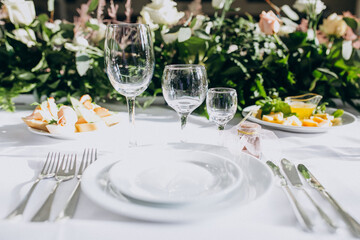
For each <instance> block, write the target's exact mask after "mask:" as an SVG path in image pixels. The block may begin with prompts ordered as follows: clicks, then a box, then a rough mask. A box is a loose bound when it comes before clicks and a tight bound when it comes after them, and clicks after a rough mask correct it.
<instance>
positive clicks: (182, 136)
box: [179, 113, 189, 142]
mask: <svg viewBox="0 0 360 240" xmlns="http://www.w3.org/2000/svg"><path fill="white" fill-rule="evenodd" d="M179 115H180V121H181V130H180V141H181V142H187V139H186V131H185V130H184V128H185V126H186V122H187V118H188V116H189V114H188V113H180V114H179Z"/></svg>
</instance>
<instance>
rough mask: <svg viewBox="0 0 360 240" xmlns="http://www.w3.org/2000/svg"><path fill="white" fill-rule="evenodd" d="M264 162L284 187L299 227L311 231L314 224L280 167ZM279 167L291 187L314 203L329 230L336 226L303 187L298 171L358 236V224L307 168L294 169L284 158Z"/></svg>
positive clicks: (359, 234) (299, 166)
mask: <svg viewBox="0 0 360 240" xmlns="http://www.w3.org/2000/svg"><path fill="white" fill-rule="evenodd" d="M266 164H267V165H268V166H269V167H270V168H271V170H272V171H273V173H274V175H275V176H276V177H277V179H278V181H279V184H280V186H281V187H282V188H283V189H284V191H285V193H286V195H287V197H288V198H289V201H290V203H291V206H292V208H293V210H294V213H295V216H296V218H297V220H298V221H299V223H300V225H301V227H302V228H303V229H304V230H305V231H310V232H311V231H313V228H314V225H313V223H312V221H311V220H310V218H309V216H308V215H307V213H306V211H305V210H304V208H303V207H302V206H301V204H300V202H299V201H298V200H297V199H296V197H295V195H294V194H293V192H292V190H291V189H290V187H289V185H288V182H287V180H286V178H285V177H284V175H283V174H282V173H281V171H280V168H279V167H278V166H277V165H275V164H274V163H273V162H272V161H267V162H266ZM281 167H282V170H283V172H284V173H285V175H286V177H287V179H288V180H289V182H290V184H291V185H292V186H293V188H294V189H296V190H299V191H302V192H303V193H304V194H305V196H306V197H307V198H308V199H309V201H310V202H311V203H312V204H313V205H314V207H315V209H316V210H317V212H318V213H319V215H320V216H321V218H322V219H323V221H324V222H325V223H326V225H327V227H328V229H329V231H331V232H335V231H336V229H337V228H338V227H337V226H336V224H335V223H334V222H333V221H332V220H331V218H330V217H329V216H328V215H327V214H326V213H325V212H324V210H323V209H322V208H321V207H320V206H319V204H318V203H316V201H315V200H314V199H313V198H312V197H311V196H310V194H309V193H308V191H307V190H306V189H305V188H304V186H303V183H302V181H301V179H300V177H299V173H300V175H301V176H302V177H303V178H304V180H305V181H306V182H307V183H308V184H309V186H310V187H312V188H314V189H315V190H317V191H318V192H319V193H320V195H322V196H323V197H324V198H325V199H326V200H327V201H328V202H329V203H330V204H331V205H332V206H333V207H334V209H335V210H336V211H337V213H338V214H339V215H340V216H341V218H342V219H343V220H344V222H345V224H346V225H347V227H348V228H349V230H350V232H351V233H352V234H353V235H354V236H355V237H358V238H359V237H360V224H359V223H358V222H357V221H356V220H355V219H354V218H353V217H351V216H350V214H349V213H347V212H346V211H345V210H344V209H343V208H342V207H341V206H340V205H339V203H338V202H337V201H336V200H335V199H334V198H333V197H332V196H331V195H330V194H329V192H327V191H326V190H325V188H324V187H323V186H322V185H321V184H320V182H319V181H318V180H317V179H316V178H315V177H314V175H313V174H312V173H311V172H310V171H309V170H308V168H306V167H305V166H304V165H303V164H299V165H298V166H297V169H296V167H295V165H294V164H293V163H292V162H290V161H289V160H287V159H285V158H284V159H282V160H281Z"/></svg>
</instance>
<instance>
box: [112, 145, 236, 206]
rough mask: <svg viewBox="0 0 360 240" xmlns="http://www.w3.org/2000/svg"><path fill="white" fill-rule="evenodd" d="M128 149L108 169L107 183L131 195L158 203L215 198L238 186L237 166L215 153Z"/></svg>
mask: <svg viewBox="0 0 360 240" xmlns="http://www.w3.org/2000/svg"><path fill="white" fill-rule="evenodd" d="M148 156H149V152H148V151H132V153H130V154H128V156H127V159H126V160H124V161H120V162H118V163H117V164H115V165H114V166H113V167H112V168H111V169H110V171H109V179H110V183H111V184H112V185H113V186H114V187H115V188H116V189H117V190H119V191H120V192H121V193H122V194H124V195H126V196H127V197H131V198H133V199H137V200H140V201H145V202H152V203H158V204H189V203H198V202H201V203H205V202H210V201H218V200H219V199H221V198H224V197H226V196H227V194H229V193H231V192H232V191H234V190H235V189H238V187H239V186H240V183H241V179H242V173H241V170H240V168H239V167H238V166H237V165H236V164H235V163H234V162H232V161H231V160H229V159H227V158H224V157H221V156H219V155H215V154H211V153H207V152H202V151H186V150H161V151H159V152H158V153H157V155H156V157H155V158H150V159H149V157H148Z"/></svg>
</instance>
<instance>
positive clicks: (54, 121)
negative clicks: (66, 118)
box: [49, 119, 57, 124]
mask: <svg viewBox="0 0 360 240" xmlns="http://www.w3.org/2000/svg"><path fill="white" fill-rule="evenodd" d="M49 124H57V121H56V120H55V119H51V120H50V122H49Z"/></svg>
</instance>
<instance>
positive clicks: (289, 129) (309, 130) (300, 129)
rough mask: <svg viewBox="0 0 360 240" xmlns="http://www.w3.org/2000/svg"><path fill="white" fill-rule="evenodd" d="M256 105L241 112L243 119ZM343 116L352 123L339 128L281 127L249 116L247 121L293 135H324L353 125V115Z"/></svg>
mask: <svg viewBox="0 0 360 240" xmlns="http://www.w3.org/2000/svg"><path fill="white" fill-rule="evenodd" d="M256 106H257V105H250V106H247V107H245V108H244V109H243V111H242V116H243V117H245V116H246V114H247V113H248V112H249V109H250V108H253V107H256ZM327 110H336V108H331V107H329V108H327ZM344 114H346V115H347V116H349V117H350V118H351V119H352V121H351V122H349V123H347V124H343V125H339V126H331V127H303V126H301V127H298V126H286V125H282V124H277V123H271V122H266V121H263V120H261V119H258V118H256V117H253V116H250V117H249V118H248V120H250V121H252V122H255V123H258V124H261V125H263V126H266V127H270V128H273V129H275V130H281V131H286V132H295V133H324V132H327V131H329V130H334V129H339V128H342V127H346V126H349V125H351V124H354V123H355V122H356V117H355V115H354V114H352V113H349V112H347V111H345V110H344Z"/></svg>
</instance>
